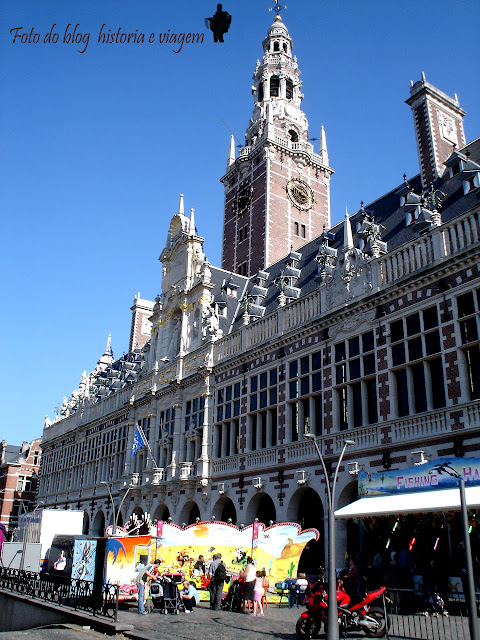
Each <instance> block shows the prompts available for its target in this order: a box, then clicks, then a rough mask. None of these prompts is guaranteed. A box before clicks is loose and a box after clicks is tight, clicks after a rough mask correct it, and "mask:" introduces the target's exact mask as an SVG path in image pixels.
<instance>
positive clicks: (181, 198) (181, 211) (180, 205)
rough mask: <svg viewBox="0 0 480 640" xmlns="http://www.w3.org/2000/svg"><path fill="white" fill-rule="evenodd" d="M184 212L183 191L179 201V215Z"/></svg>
mask: <svg viewBox="0 0 480 640" xmlns="http://www.w3.org/2000/svg"><path fill="white" fill-rule="evenodd" d="M183 214H184V210H183V193H181V194H180V202H179V203H178V215H179V216H183Z"/></svg>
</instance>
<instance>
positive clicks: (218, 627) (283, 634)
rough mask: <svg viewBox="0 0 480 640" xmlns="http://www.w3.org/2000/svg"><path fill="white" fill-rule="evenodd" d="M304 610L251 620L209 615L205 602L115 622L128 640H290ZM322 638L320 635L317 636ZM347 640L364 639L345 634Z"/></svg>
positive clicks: (272, 611) (281, 610)
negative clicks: (187, 610) (125, 628)
mask: <svg viewBox="0 0 480 640" xmlns="http://www.w3.org/2000/svg"><path fill="white" fill-rule="evenodd" d="M303 610H304V609H303V608H299V609H297V608H296V607H294V608H293V609H289V608H288V606H286V605H282V606H280V607H279V606H278V605H277V604H272V605H269V608H268V611H267V612H266V613H265V616H264V617H263V618H262V617H258V616H257V617H253V616H251V615H248V614H245V613H232V612H230V611H211V610H210V608H209V605H208V603H207V602H201V603H200V604H199V606H198V607H196V608H195V609H194V610H193V613H191V614H185V613H183V612H180V613H179V614H178V615H174V614H167V615H164V614H161V613H159V612H158V611H155V610H154V611H153V612H152V613H150V614H149V615H148V616H141V615H138V613H136V611H135V610H134V609H130V610H123V611H122V610H121V611H119V616H118V618H119V621H121V622H125V623H128V624H132V625H133V626H134V631H133V632H126V633H125V635H126V636H128V637H132V638H134V637H137V638H142V639H147V638H148V639H149V640H150V639H152V640H265V638H266V637H267V636H268V637H270V638H278V639H279V640H294V639H296V638H297V636H296V633H295V624H296V622H297V620H298V618H299V617H300V614H301V613H302V611H303ZM319 637H320V638H324V637H325V635H324V634H323V633H322V634H320V636H319ZM347 638H348V640H356V639H357V638H362V639H363V640H365V635H364V634H361V635H358V634H348V635H347Z"/></svg>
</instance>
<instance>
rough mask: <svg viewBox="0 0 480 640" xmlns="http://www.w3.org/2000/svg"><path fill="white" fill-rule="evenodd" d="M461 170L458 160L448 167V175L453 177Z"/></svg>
mask: <svg viewBox="0 0 480 640" xmlns="http://www.w3.org/2000/svg"><path fill="white" fill-rule="evenodd" d="M461 170H462V161H461V160H459V161H458V162H456V163H455V164H452V166H451V167H450V177H451V178H453V176H456V175H457V173H460V171H461Z"/></svg>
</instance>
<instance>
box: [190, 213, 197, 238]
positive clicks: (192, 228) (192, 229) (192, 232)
mask: <svg viewBox="0 0 480 640" xmlns="http://www.w3.org/2000/svg"><path fill="white" fill-rule="evenodd" d="M188 232H189V233H190V235H191V236H194V235H195V233H196V230H195V209H190V228H189V230H188Z"/></svg>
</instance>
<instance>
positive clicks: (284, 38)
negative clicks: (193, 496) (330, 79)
mask: <svg viewBox="0 0 480 640" xmlns="http://www.w3.org/2000/svg"><path fill="white" fill-rule="evenodd" d="M263 50H264V55H263V59H262V62H261V63H260V61H257V65H256V68H255V73H254V75H253V85H252V93H253V98H254V103H255V104H254V108H253V114H252V117H251V118H250V122H249V125H248V128H247V131H246V133H245V146H243V147H242V148H241V149H240V150H239V153H238V157H235V144H234V139H233V136H232V140H231V142H230V152H229V157H228V162H227V171H226V173H225V175H224V176H223V178H221V182H222V183H223V185H224V187H225V210H224V222H223V246H222V267H223V269H225V270H227V271H233V272H235V273H239V274H241V275H246V276H250V275H253V274H255V273H256V272H257V271H259V270H262V269H267V268H268V266H269V265H271V264H273V263H275V262H277V261H278V260H280V259H281V258H283V257H284V256H286V255H287V254H288V253H289V252H290V251H291V249H292V248H293V249H294V250H296V249H298V248H299V247H301V246H302V245H304V244H306V243H307V242H308V241H310V240H312V239H313V238H315V237H317V236H319V235H321V233H322V231H323V229H324V227H327V228H329V227H330V176H331V175H332V173H333V169H331V168H330V167H329V164H328V153H327V145H326V138H325V132H324V130H323V127H322V131H321V134H320V145H319V146H320V148H319V153H315V152H314V150H313V145H312V144H311V143H310V141H309V136H308V121H307V118H306V116H305V114H304V113H303V111H302V110H301V107H300V105H301V102H302V99H303V94H302V82H301V80H300V70H299V68H298V64H297V58H296V56H292V39H291V38H290V35H289V33H288V30H287V28H286V26H285V25H284V24H283V22H282V19H281V18H280V15H279V14H277V16H276V18H275V21H274V23H273V24H272V26H271V27H270V29H269V30H268V35H267V37H266V38H265V40H264V41H263Z"/></svg>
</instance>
